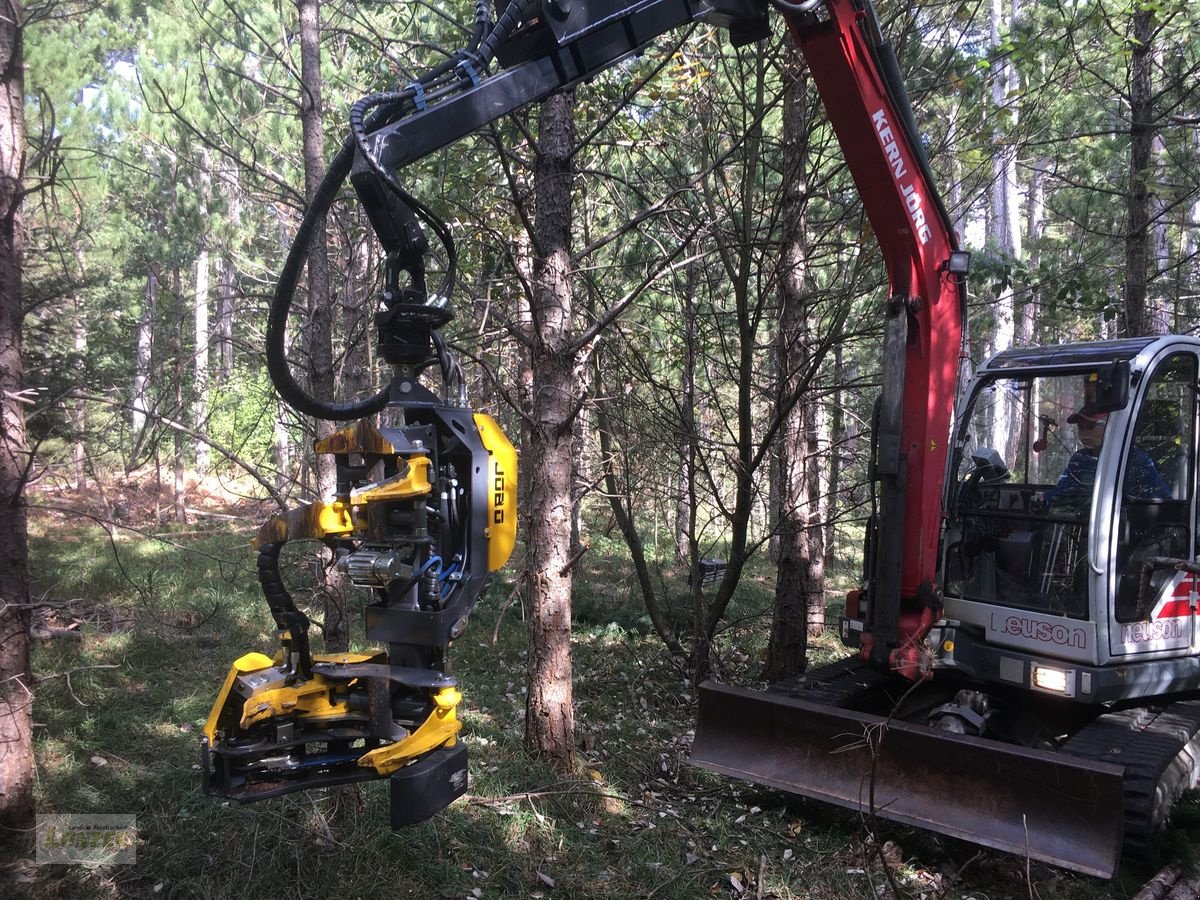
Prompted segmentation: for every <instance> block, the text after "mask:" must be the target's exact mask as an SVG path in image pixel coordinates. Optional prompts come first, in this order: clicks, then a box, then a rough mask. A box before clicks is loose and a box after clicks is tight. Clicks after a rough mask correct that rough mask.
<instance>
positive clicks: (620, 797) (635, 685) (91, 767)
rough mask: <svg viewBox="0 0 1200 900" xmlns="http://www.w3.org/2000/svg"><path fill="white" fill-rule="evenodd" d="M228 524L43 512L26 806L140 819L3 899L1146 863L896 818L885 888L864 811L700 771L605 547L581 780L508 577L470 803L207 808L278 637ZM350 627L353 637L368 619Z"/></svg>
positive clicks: (984, 888) (673, 696) (779, 893)
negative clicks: (399, 810) (126, 858)
mask: <svg viewBox="0 0 1200 900" xmlns="http://www.w3.org/2000/svg"><path fill="white" fill-rule="evenodd" d="M36 502H37V500H36V498H35V503H36ZM46 505H50V506H53V505H55V504H54V503H47V504H46ZM220 514H221V515H228V516H230V519H228V520H225V519H214V518H211V517H210V518H209V519H207V520H206V521H207V522H209V523H211V522H217V523H218V524H217V525H216V526H212V525H211V524H209V525H206V526H205V527H206V528H207V529H208V530H207V533H201V532H200V531H198V530H197V528H196V527H194V526H189V527H187V528H185V529H180V528H172V529H167V528H161V527H157V526H146V525H145V523H140V524H139V530H138V531H130V530H127V529H124V528H116V529H112V531H111V534H110V533H109V532H108V531H106V530H105V529H103V528H100V527H98V526H96V525H94V524H90V523H89V524H80V523H79V521H78V520H73V521H72V520H68V519H66V518H64V517H63V516H61V515H59V514H57V513H53V512H50V511H46V510H42V511H35V516H34V521H33V526H32V527H33V532H34V533H33V536H32V540H31V562H32V567H33V572H34V580H35V595H36V596H37V598H38V599H39V602H41V603H42V604H44V605H43V606H42V607H40V608H39V610H38V611H37V612H38V615H37V619H38V621H39V623H40V624H41V626H42V627H43V628H44V629H45V630H46V631H47V632H49V633H53V634H56V635H57V636H55V637H47V638H45V639H41V640H38V641H36V642H35V643H36V645H35V668H36V672H37V675H38V678H39V681H38V686H37V692H36V703H35V713H34V716H35V721H36V726H35V727H36V732H35V742H36V750H37V760H38V781H37V798H38V800H37V802H38V811H39V813H132V814H135V815H136V817H137V834H138V842H137V848H136V857H137V858H136V862H135V863H133V864H129V865H114V866H108V867H100V868H94V869H87V868H83V867H70V866H43V867H36V866H34V865H33V864H32V862H31V861H28V860H26V861H20V862H18V864H17V865H16V866H15V867H12V868H10V869H9V871H8V872H7V873H6V874H7V875H8V876H9V877H10V879H11V882H12V884H13V885H14V886H15V893H6V892H4V891H0V893H5V896H14V895H15V896H22V895H24V896H30V897H38V898H42V897H45V898H50V897H63V898H76V897H78V898H83V897H87V898H109V897H213V898H224V897H232V896H243V897H263V898H267V897H271V898H275V897H280V898H283V897H346V898H349V897H420V898H476V897H531V898H568V897H580V898H590V897H605V898H626V897H628V898H634V897H641V898H656V900H666V898H700V897H728V898H733V900H751V898H754V900H760V898H801V897H803V898H830V900H833V898H838V900H842V898H854V897H863V898H874V897H880V896H895V895H896V893H897V892H898V893H899V896H904V897H912V898H929V900H932V898H968V897H970V898H976V900H985V898H987V900H997V898H1005V897H1022V898H1025V897H1028V898H1034V897H1037V898H1041V900H1051V898H1063V900H1076V898H1114V900H1115V898H1127V897H1130V896H1131V895H1132V894H1133V893H1134V892H1136V890H1137V888H1138V887H1139V886H1140V884H1141V883H1143V882H1144V881H1145V880H1146V879H1147V878H1148V877H1149V876H1150V875H1151V874H1153V870H1152V869H1141V868H1137V867H1130V866H1127V867H1126V869H1125V870H1123V872H1122V873H1121V875H1120V876H1119V877H1118V878H1117V879H1116V880H1114V881H1112V882H1101V881H1097V880H1095V879H1091V878H1087V877H1084V876H1079V875H1073V874H1070V873H1066V872H1062V871H1059V870H1057V869H1054V868H1052V867H1049V866H1043V865H1040V864H1036V863H1035V864H1033V865H1032V866H1030V867H1028V869H1027V866H1026V862H1025V861H1024V860H1022V859H1019V858H1016V857H1013V856H1008V855H1005V854H1000V853H992V852H989V851H981V850H980V849H979V848H978V847H975V846H972V845H969V844H965V843H961V842H958V841H954V840H950V839H945V838H941V837H937V836H934V835H930V834H928V833H924V832H919V831H914V830H910V829H905V828H902V827H898V826H892V825H890V824H888V825H881V826H880V827H879V834H878V835H877V836H876V837H877V839H878V840H879V841H887V843H886V844H885V845H884V849H885V853H884V854H883V855H884V857H885V858H886V860H887V861H888V865H889V868H890V874H891V881H892V882H893V883H894V885H895V887H894V888H893V886H892V885H891V884H889V880H888V879H887V878H886V877H885V874H884V872H883V871H882V869H881V868H880V867H879V865H878V864H876V863H874V862H871V861H868V859H867V856H868V854H867V853H866V851H865V850H864V847H865V844H864V838H865V837H866V834H865V831H864V828H863V825H862V823H861V822H860V821H859V820H858V819H857V818H856V817H854V816H852V815H851V814H849V813H845V812H842V811H839V810H836V809H833V808H831V807H827V806H823V805H819V804H816V803H810V802H807V801H803V800H799V799H796V798H794V797H789V796H787V795H784V794H781V793H778V792H775V791H770V790H765V789H759V788H756V787H754V786H751V785H748V784H743V783H739V782H735V781H731V780H727V779H723V778H718V777H716V776H713V775H710V774H708V773H705V772H702V771H700V770H698V769H695V768H692V767H690V766H689V765H688V762H687V760H688V750H689V746H690V741H691V736H692V727H693V726H692V721H693V717H694V713H695V697H694V693H693V689H692V685H691V684H690V682H689V680H688V677H687V672H686V669H685V668H684V667H683V666H682V665H681V664H680V663H679V662H678V661H675V660H672V659H671V658H670V656H669V655H668V654H667V653H666V652H665V651H664V650H663V647H662V645H661V643H660V642H659V641H658V640H657V639H656V638H655V637H653V636H651V635H650V634H649V628H648V624H647V621H646V618H645V616H644V613H643V612H642V610H641V609H640V601H639V600H638V598H637V595H636V593H635V587H634V584H633V579H632V575H631V573H630V572H629V571H628V567H627V566H626V565H625V563H624V562H623V559H624V556H623V554H622V553H621V552H619V548H617V547H615V546H613V547H612V548H611V552H609V551H607V550H606V549H605V547H606V546H607V543H606V541H605V540H604V539H603V538H602V537H597V538H596V539H594V540H593V542H592V547H593V549H592V550H591V551H590V552H589V553H588V554H586V555H585V557H584V558H583V560H582V561H581V563H580V567H579V569H578V570H577V578H576V582H577V590H578V596H577V600H576V604H575V607H576V608H575V619H576V626H575V632H574V666H575V702H576V709H577V713H576V715H577V737H578V742H579V747H580V750H579V765H578V773H577V776H576V777H574V778H571V779H564V778H562V777H559V776H556V775H555V774H554V773H553V772H552V771H551V770H549V769H548V768H546V767H544V766H543V765H541V764H540V763H538V762H536V761H532V760H530V758H529V757H528V756H527V755H526V754H525V752H524V750H523V747H522V726H523V717H524V697H523V688H522V685H523V683H524V678H525V659H524V657H525V647H526V634H525V627H524V624H523V622H522V611H521V607H520V602H519V599H518V600H517V601H516V602H513V603H511V604H507V601H508V600H509V599H510V598H513V597H514V596H515V595H514V594H513V591H512V583H511V580H506V579H505V578H504V577H501V578H498V579H497V580H496V581H495V582H494V583H493V585H492V587H491V590H490V592H489V594H488V595H487V596H486V597H485V598H484V601H483V602H482V603H481V604H480V608H479V611H478V613H477V615H476V616H475V618H474V620H473V622H472V624H471V627H470V629H469V630H468V632H467V633H466V634H465V635H464V636H463V637H462V638H461V639H460V640H459V641H458V642H457V643H456V645H455V647H454V650H453V661H454V670H455V673H456V674H457V676H458V678H459V680H460V686H461V688H462V691H463V695H464V702H463V706H462V707H460V710H465V711H464V712H463V720H464V725H465V727H464V732H463V736H464V740H465V741H466V743H467V746H468V748H469V752H470V755H471V782H470V786H469V790H468V794H467V796H466V797H465V798H464V799H461V800H459V801H457V802H455V803H454V804H453V805H452V806H450V807H449V808H448V809H447V810H446V811H444V812H443V813H441V814H439V815H437V816H435V817H434V818H433V819H432V820H430V821H428V822H425V823H423V824H421V825H417V826H414V827H412V828H408V829H406V830H404V831H401V832H393V831H391V830H390V828H389V826H388V802H387V785H386V784H385V783H383V782H373V783H367V784H364V785H361V786H358V787H354V788H345V789H337V790H327V791H314V792H309V793H300V794H293V795H291V796H288V797H282V798H277V799H274V800H267V801H263V802H261V803H257V804H252V805H248V806H238V805H236V804H231V803H225V802H220V801H217V800H213V799H211V798H208V797H205V796H203V795H202V794H201V792H200V773H199V771H198V769H199V765H198V762H197V760H198V740H199V733H200V730H201V727H202V724H203V722H204V720H205V718H206V717H207V715H208V711H209V707H210V705H211V704H212V702H213V700H214V698H215V695H216V692H217V689H218V687H219V686H220V683H221V680H222V678H223V677H224V675H225V673H226V671H227V670H228V667H229V665H230V663H231V662H232V660H234V659H235V658H236V657H238V656H240V655H242V654H244V653H246V652H248V651H250V650H260V651H267V652H270V651H271V650H272V649H273V643H274V637H273V633H272V628H271V624H270V619H269V616H268V614H267V610H266V606H265V604H264V603H263V601H262V599H261V595H260V593H259V590H258V587H257V584H256V582H255V578H254V566H253V561H254V560H253V554H252V552H251V551H250V549H249V547H248V544H247V541H248V536H249V535H250V534H251V533H252V529H253V527H254V520H253V518H252V517H245V518H244V519H241V520H240V521H239V520H238V517H240V516H241V511H239V510H238V509H236V508H235V509H232V510H230V509H226V510H225V512H223V513H220ZM130 517H131V518H134V519H137V518H139V517H138V516H136V515H131V516H130ZM143 526H145V527H143ZM512 571H514V570H513V569H510V570H508V572H507V578H508V579H511V577H512V575H511V572H512ZM503 574H506V573H502V575H503ZM765 575H766V573H765V571H764V573H761V575H757V576H756V575H754V574H752V575H751V576H750V577H748V578H747V579H746V580H745V582H744V584H743V587H742V589H741V591H740V593H739V596H738V598H737V599H736V601H735V605H734V608H733V610H732V611H731V616H730V618H729V620H730V621H732V622H737V623H738V624H737V625H736V626H734V627H733V628H732V629H731V630H730V631H727V632H726V633H725V634H724V636H723V637H722V639H721V642H720V648H721V650H720V652H721V658H720V662H721V665H722V667H723V669H724V671H725V672H726V674H727V675H729V676H730V679H731V680H735V681H738V682H739V683H742V684H747V685H753V684H754V672H755V670H756V669H757V668H758V667H759V666H760V664H761V651H762V647H763V643H764V640H765V631H766V628H767V624H768V622H769V616H768V615H767V613H768V611H769V608H770V599H771V593H770V587H771V586H770V582H769V580H768V579H767V578H766V577H765ZM663 584H664V587H665V588H666V594H667V598H668V607H669V608H670V609H671V610H672V611H674V612H675V613H676V614H678V615H682V614H683V613H682V611H683V610H684V609H686V602H687V601H686V586H685V585H684V584H683V583H682V581H680V580H678V578H677V577H676V576H672V575H669V574H664V581H663ZM356 613H357V611H356ZM356 628H357V630H356ZM63 632H71V633H74V634H76V635H78V636H77V637H72V636H69V635H67V634H64V633H63ZM351 634H352V635H356V636H357V638H358V640H359V641H361V635H362V630H361V618H358V619H356V620H355V622H354V625H352V630H351ZM835 645H836V641H835V640H834V639H833V638H832V636H830V637H829V638H822V639H821V640H819V641H818V642H817V647H816V648H815V650H814V658H815V659H817V660H818V661H820V660H822V659H829V658H833V657H834V656H835V655H837V654H838V651H837V649H836V646H835ZM1177 821H1178V824H1177V825H1176V827H1175V828H1174V829H1173V830H1172V831H1171V832H1169V833H1168V834H1167V835H1166V837H1165V839H1164V848H1163V853H1164V855H1165V856H1170V855H1176V856H1177V855H1178V854H1179V853H1181V852H1186V850H1185V848H1186V847H1188V846H1190V845H1191V844H1192V842H1193V841H1194V840H1195V839H1196V838H1197V837H1200V804H1196V803H1195V802H1194V801H1193V802H1189V803H1187V804H1186V805H1185V807H1184V809H1183V810H1182V811H1181V813H1180V814H1179V815H1178V816H1177Z"/></svg>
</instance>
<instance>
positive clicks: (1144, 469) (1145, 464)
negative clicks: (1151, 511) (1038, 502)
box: [1046, 447, 1171, 506]
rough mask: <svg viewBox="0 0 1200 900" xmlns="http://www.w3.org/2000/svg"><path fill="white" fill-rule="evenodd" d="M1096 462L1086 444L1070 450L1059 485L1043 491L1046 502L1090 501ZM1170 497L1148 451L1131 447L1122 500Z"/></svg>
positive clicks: (1094, 456)
mask: <svg viewBox="0 0 1200 900" xmlns="http://www.w3.org/2000/svg"><path fill="white" fill-rule="evenodd" d="M1097 461H1098V457H1097V455H1096V452H1095V451H1094V450H1088V449H1087V448H1086V447H1085V448H1083V449H1080V450H1076V451H1075V452H1074V453H1072V454H1071V458H1070V459H1069V460H1067V467H1066V468H1065V469H1063V473H1062V475H1060V476H1059V477H1058V484H1056V485H1055V486H1054V487H1053V488H1051V489H1050V490H1048V491H1046V503H1054V504H1057V505H1058V506H1078V505H1080V504H1081V503H1083V504H1086V503H1087V502H1089V501H1090V500H1091V496H1092V485H1094V484H1095V483H1096V462H1097ZM1170 497H1171V488H1170V487H1168V486H1167V483H1166V482H1165V481H1163V477H1162V476H1161V475H1159V474H1158V469H1157V468H1155V466H1154V460H1152V459H1151V458H1150V454H1149V453H1147V452H1146V451H1145V450H1143V449H1142V448H1141V447H1134V448H1133V449H1132V450H1131V451H1130V453H1129V462H1128V464H1127V465H1126V466H1125V499H1126V500H1168V499H1170Z"/></svg>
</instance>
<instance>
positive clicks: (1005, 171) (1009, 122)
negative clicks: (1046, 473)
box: [987, 0, 1021, 459]
mask: <svg viewBox="0 0 1200 900" xmlns="http://www.w3.org/2000/svg"><path fill="white" fill-rule="evenodd" d="M1003 6H1004V4H1003V0H992V6H991V17H990V20H991V31H992V50H993V55H994V59H995V61H994V64H993V65H992V69H991V75H992V115H993V116H994V117H995V120H996V123H997V124H996V127H995V128H994V129H993V137H992V141H993V145H994V152H993V156H992V197H991V208H990V210H989V214H988V235H987V239H988V243H989V244H990V245H991V247H992V250H993V252H995V253H996V254H997V255H998V256H1000V258H1001V259H1003V260H1004V261H1006V262H1008V263H1010V264H1012V263H1015V262H1017V261H1018V260H1019V259H1020V258H1021V218H1020V200H1019V198H1018V197H1017V153H1016V148H1015V146H1014V144H1013V141H1015V139H1016V136H1015V134H1014V132H1015V128H1016V124H1017V114H1016V107H1015V106H1014V105H1013V101H1012V99H1011V98H1012V96H1013V94H1014V93H1015V92H1016V88H1017V72H1016V68H1015V67H1014V65H1013V64H1012V62H1011V61H1009V60H1008V59H1007V58H1006V57H1005V56H1004V55H1003V54H1002V53H1001V52H1000V31H1001V28H1002V26H1003V25H1004V24H1005V22H1004V9H1003ZM1016 13H1017V3H1016V0H1014V2H1013V4H1012V15H1011V17H1010V20H1009V23H1010V24H1011V22H1012V21H1013V20H1015V18H1016ZM1015 306H1016V299H1015V296H1014V291H1013V288H1012V283H1011V282H1010V283H1009V286H1008V287H1006V288H1003V289H1002V290H1001V291H1000V293H999V295H998V296H997V297H996V304H995V315H996V319H995V330H994V332H993V337H992V341H991V350H992V352H999V351H1001V350H1007V349H1008V348H1010V347H1011V346H1012V345H1013V338H1014V336H1015V329H1016V309H1015ZM1006 449H1007V448H1001V452H1005V450H1006ZM1006 458H1010V459H1011V457H1006Z"/></svg>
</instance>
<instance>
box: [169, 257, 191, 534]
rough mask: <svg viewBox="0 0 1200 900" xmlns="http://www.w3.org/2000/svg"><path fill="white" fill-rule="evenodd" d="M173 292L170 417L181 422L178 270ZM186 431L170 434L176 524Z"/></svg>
mask: <svg viewBox="0 0 1200 900" xmlns="http://www.w3.org/2000/svg"><path fill="white" fill-rule="evenodd" d="M171 276H172V277H171V292H172V294H174V296H173V297H172V301H173V302H172V303H171V312H172V316H173V318H174V323H173V325H172V328H171V343H172V344H173V346H172V347H171V351H172V353H171V356H172V358H173V360H174V362H173V364H172V370H173V371H172V373H171V375H172V378H171V380H172V386H171V390H172V392H173V393H172V409H171V415H172V416H173V417H175V418H178V419H184V418H186V413H185V412H184V401H183V372H184V368H185V366H184V362H183V356H184V352H183V319H184V314H185V309H184V299H183V284H182V279H181V278H180V277H179V267H178V266H175V267H174V268H173V269H172V272H171ZM183 449H184V447H183V432H181V431H176V430H172V431H171V518H172V520H173V521H174V522H175V523H176V524H177V525H184V524H186V523H187V485H186V483H185V480H184V471H185V470H184V457H183Z"/></svg>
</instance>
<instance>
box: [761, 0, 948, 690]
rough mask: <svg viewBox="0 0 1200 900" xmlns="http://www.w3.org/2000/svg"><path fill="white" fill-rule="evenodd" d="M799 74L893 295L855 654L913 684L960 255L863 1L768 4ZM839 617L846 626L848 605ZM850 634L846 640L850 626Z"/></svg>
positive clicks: (927, 601) (929, 597) (943, 445)
mask: <svg viewBox="0 0 1200 900" xmlns="http://www.w3.org/2000/svg"><path fill="white" fill-rule="evenodd" d="M776 7H777V8H780V9H783V10H784V11H785V12H784V14H785V18H786V19H787V21H788V26H789V28H790V30H791V33H792V36H793V38H794V39H795V41H796V43H797V45H798V46H799V47H800V50H801V51H802V53H803V54H804V58H805V59H806V60H807V62H808V66H809V69H810V70H811V72H812V77H813V80H814V82H815V84H816V87H817V90H818V92H819V93H820V95H821V99H822V100H823V102H824V105H825V109H826V112H827V114H828V116H829V120H830V123H831V124H832V126H833V129H834V132H835V133H836V135H837V138H838V143H839V144H840V145H841V148H842V152H843V154H844V156H845V158H846V163H847V165H848V166H849V168H850V172H851V174H852V175H853V177H854V181H855V184H856V185H857V186H858V191H859V194H860V195H861V197H862V200H863V205H864V207H865V209H866V213H867V217H868V218H869V220H870V223H871V227H872V229H873V230H874V232H875V237H876V240H877V241H878V242H879V247H880V250H881V251H882V253H883V259H884V264H885V266H886V268H887V274H888V282H889V297H888V301H887V326H886V337H885V349H884V371H883V385H884V387H883V395H882V397H881V399H880V404H879V408H878V411H877V414H876V422H875V441H876V452H875V469H876V475H877V477H878V479H879V482H880V490H879V510H878V514H877V515H876V516H875V517H874V521H873V523H872V528H871V535H869V537H868V559H867V560H866V564H865V569H864V571H865V582H866V583H865V590H864V591H863V592H862V594H861V595H860V597H859V598H858V599H859V604H860V608H859V611H858V612H859V615H860V616H862V617H863V618H864V619H865V623H863V621H862V620H859V621H860V623H862V624H860V625H859V626H858V627H861V628H862V634H861V638H860V641H861V646H862V648H863V655H864V656H867V657H871V658H874V659H875V660H876V661H877V662H880V663H884V664H888V665H890V666H891V667H892V668H894V669H898V670H900V671H901V672H903V673H904V674H906V675H907V676H909V677H914V678H915V677H919V666H918V665H917V657H916V641H917V640H918V639H919V638H920V637H921V636H923V634H924V633H925V632H926V631H927V630H928V628H929V626H930V625H932V624H933V622H934V621H936V619H937V618H938V614H939V613H940V602H939V599H938V598H939V597H940V594H939V591H938V588H937V582H936V577H937V566H938V545H939V537H940V530H941V519H942V510H941V505H942V488H943V484H944V479H945V467H946V454H947V443H948V440H949V435H950V419H951V415H952V412H953V407H954V397H955V387H956V381H957V373H958V361H959V352H960V345H961V340H962V322H963V315H964V310H965V308H966V297H965V286H964V277H965V272H966V267H967V256H966V254H961V253H959V251H958V244H957V239H956V236H955V234H954V232H953V228H952V226H951V224H950V220H949V217H948V215H947V214H946V211H945V207H944V206H943V204H942V202H941V199H940V196H939V194H938V192H937V190H936V188H935V187H934V184H933V180H932V177H931V175H930V171H929V165H928V163H927V161H926V160H925V156H924V152H923V149H922V147H921V144H920V138H919V136H918V134H917V131H916V126H915V122H914V120H913V116H912V111H911V107H910V106H909V102H908V98H907V94H906V92H905V89H904V85H903V82H902V81H901V78H900V72H899V66H898V64H897V62H896V57H895V53H894V52H893V50H892V48H891V46H890V44H888V43H887V42H886V41H885V40H884V39H883V36H882V34H881V32H880V28H879V24H878V21H877V19H876V17H875V12H874V10H873V9H872V7H871V4H870V3H869V2H868V0H823V2H816V3H796V4H787V5H785V4H783V3H777V4H776ZM848 607H850V608H849V609H848V610H847V611H848V613H849V614H850V618H851V619H852V620H853V619H854V618H855V617H854V615H853V612H854V610H853V608H852V607H853V603H851V604H848ZM851 627H855V626H854V624H853V622H852V623H851Z"/></svg>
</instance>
